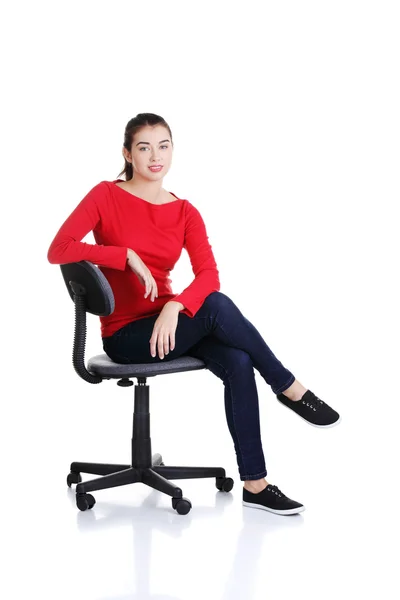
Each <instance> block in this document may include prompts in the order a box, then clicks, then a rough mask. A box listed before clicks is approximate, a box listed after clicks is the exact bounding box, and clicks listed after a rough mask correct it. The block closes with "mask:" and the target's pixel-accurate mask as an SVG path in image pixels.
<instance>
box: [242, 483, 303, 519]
mask: <svg viewBox="0 0 400 600" xmlns="http://www.w3.org/2000/svg"><path fill="white" fill-rule="evenodd" d="M243 506H250V507H251V508H261V509H263V510H269V511H270V512H273V513H275V514H277V515H294V514H296V513H299V512H302V511H303V510H305V507H304V506H303V505H302V504H300V502H296V501H295V500H291V499H290V498H288V497H287V496H285V494H284V493H283V492H281V490H280V489H279V488H278V487H277V486H276V485H271V484H270V483H269V484H268V485H267V487H266V488H264V489H263V490H262V491H261V492H259V493H258V494H253V493H252V492H249V490H246V488H245V487H244V488H243Z"/></svg>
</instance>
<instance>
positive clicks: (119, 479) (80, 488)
mask: <svg viewBox="0 0 400 600" xmlns="http://www.w3.org/2000/svg"><path fill="white" fill-rule="evenodd" d="M60 268H61V272H62V276H63V278H64V281H65V284H66V286H67V289H68V292H69V294H70V297H71V298H72V300H73V301H74V304H75V334H74V348H73V358H72V362H73V366H74V369H75V371H76V372H77V373H78V375H79V376H80V377H81V378H82V379H84V381H87V382H88V383H101V382H102V381H103V380H104V379H118V381H117V385H119V386H122V387H125V386H131V385H134V383H133V382H132V381H131V378H133V377H136V378H137V381H138V383H137V384H136V385H135V395H134V411H133V434H132V461H131V464H130V465H122V464H121V465H112V464H99V463H87V462H73V463H71V467H70V473H69V474H68V477H67V485H68V486H69V487H71V484H72V483H76V484H77V486H76V505H77V507H78V508H79V510H82V511H84V510H86V509H90V508H93V506H94V504H95V503H96V500H95V499H94V497H93V496H92V494H89V493H88V492H93V491H95V490H103V489H107V488H111V487H117V486H121V485H127V484H130V483H137V482H141V483H144V484H146V485H148V486H150V487H151V488H154V489H156V490H158V491H160V492H163V493H164V494H168V495H169V496H172V508H174V509H175V510H176V511H177V512H178V514H180V515H186V514H187V513H188V512H189V511H190V509H191V508H192V504H191V502H190V500H188V499H187V498H183V497H182V490H181V489H180V488H179V487H176V486H175V485H173V484H172V483H170V482H169V481H168V479H194V478H203V477H215V478H216V482H215V485H216V487H217V489H218V490H220V491H224V492H230V491H231V489H232V488H233V483H234V482H233V479H232V478H230V477H226V476H225V469H223V468H221V467H175V466H173V467H171V466H165V465H164V463H163V461H162V457H161V455H160V454H154V455H153V456H152V454H151V438H150V413H149V397H150V386H149V385H147V384H146V381H147V377H155V376H156V375H165V374H168V373H180V372H183V371H196V370H199V369H204V368H206V365H205V363H204V362H203V361H202V360H200V359H198V358H195V357H191V356H181V357H180V358H176V359H173V360H169V361H167V362H162V363H161V362H160V363H144V364H127V365H126V364H120V363H115V362H113V361H112V360H111V359H110V358H109V357H108V356H107V354H98V355H96V356H93V357H92V358H90V359H89V361H88V368H87V369H86V367H85V344H86V312H89V313H91V314H93V315H97V316H107V315H110V314H112V312H113V310H114V307H115V303H114V294H113V292H112V289H111V286H110V284H109V283H108V280H107V279H106V277H105V275H104V274H103V273H102V271H101V270H100V269H99V268H98V267H96V266H95V265H94V264H93V263H91V262H89V261H85V260H82V261H80V262H75V263H68V264H63V265H60ZM81 473H92V474H96V475H103V477H98V478H97V479H92V480H90V481H85V482H82V477H81Z"/></svg>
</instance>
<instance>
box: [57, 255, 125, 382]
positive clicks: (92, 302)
mask: <svg viewBox="0 0 400 600" xmlns="http://www.w3.org/2000/svg"><path fill="white" fill-rule="evenodd" d="M60 268H61V273H62V276H63V278H64V282H65V285H66V286H67V290H68V292H69V295H70V297H71V299H72V300H73V301H74V304H75V333H74V349H73V356H72V362H73V365H74V369H75V371H76V372H77V373H78V375H79V376H80V377H82V379H84V380H85V381H87V382H88V383H101V382H102V381H103V378H102V377H100V376H99V375H95V374H94V373H91V372H90V371H88V370H87V369H86V367H85V344H86V312H89V313H91V314H92V315H97V316H107V315H110V314H112V313H113V311H114V308H115V300H114V294H113V291H112V289H111V286H110V284H109V283H108V280H107V279H106V277H105V275H104V274H103V273H102V272H101V271H100V269H99V268H98V267H96V266H95V265H94V264H93V263H91V262H89V261H87V260H81V261H80V262H75V263H67V264H63V265H60Z"/></svg>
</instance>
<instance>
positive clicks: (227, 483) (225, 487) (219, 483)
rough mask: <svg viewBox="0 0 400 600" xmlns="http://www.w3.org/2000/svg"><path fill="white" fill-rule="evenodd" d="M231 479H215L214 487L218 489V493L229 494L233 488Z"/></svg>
mask: <svg viewBox="0 0 400 600" xmlns="http://www.w3.org/2000/svg"><path fill="white" fill-rule="evenodd" d="M233 483H234V481H233V479H232V477H216V478H215V486H216V487H217V488H218V489H219V491H220V492H230V491H231V489H232V488H233Z"/></svg>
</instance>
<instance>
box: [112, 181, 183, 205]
mask: <svg viewBox="0 0 400 600" xmlns="http://www.w3.org/2000/svg"><path fill="white" fill-rule="evenodd" d="M117 182H123V183H125V181H124V179H113V180H112V181H111V183H113V184H114V187H116V188H117V189H119V190H122V191H123V192H125V194H129V195H130V196H132V197H133V198H136V199H137V200H141V201H142V202H146V204H149V205H150V206H157V207H158V206H167V205H168V204H175V202H177V201H180V202H182V201H183V200H182V198H178V196H177V195H176V194H174V193H173V192H169V193H170V194H172V195H173V196H175V198H176V200H171V202H164V203H163V204H155V203H154V202H149V201H148V200H145V199H144V198H141V197H140V196H136V195H135V194H132V192H128V190H124V188H122V187H120V186H119V185H117Z"/></svg>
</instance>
